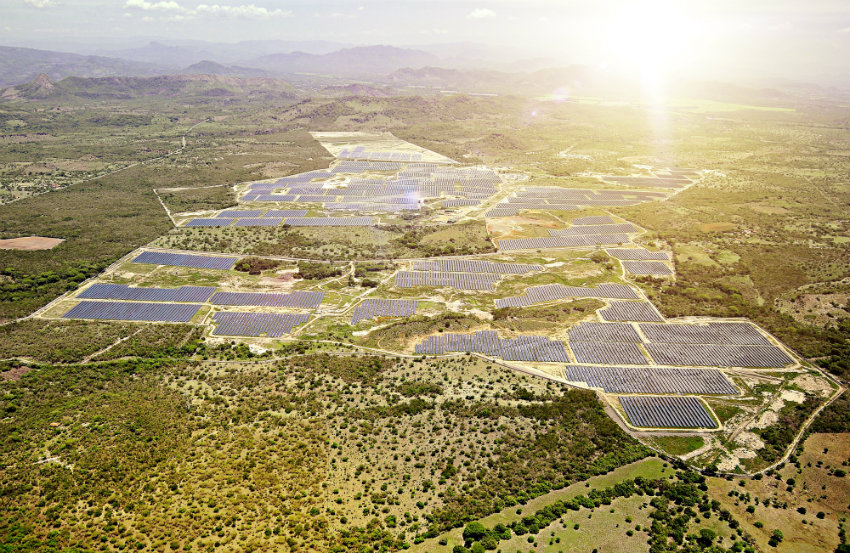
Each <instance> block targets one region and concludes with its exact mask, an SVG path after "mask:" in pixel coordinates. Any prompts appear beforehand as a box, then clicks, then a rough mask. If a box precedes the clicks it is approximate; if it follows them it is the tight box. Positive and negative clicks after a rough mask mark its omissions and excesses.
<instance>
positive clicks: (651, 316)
mask: <svg viewBox="0 0 850 553" xmlns="http://www.w3.org/2000/svg"><path fill="white" fill-rule="evenodd" d="M599 316H600V317H602V319H603V320H605V321H648V322H659V323H660V322H663V321H664V318H663V317H662V316H661V314H660V313H659V312H658V310H657V309H655V306H654V305H652V304H651V303H648V302H637V301H614V302H611V304H610V305H609V306H608V307H607V308H605V309H600V310H599Z"/></svg>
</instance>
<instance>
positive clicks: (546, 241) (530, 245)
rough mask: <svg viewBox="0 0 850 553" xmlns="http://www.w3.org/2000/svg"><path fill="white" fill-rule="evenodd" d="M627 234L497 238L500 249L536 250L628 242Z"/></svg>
mask: <svg viewBox="0 0 850 553" xmlns="http://www.w3.org/2000/svg"><path fill="white" fill-rule="evenodd" d="M630 241H631V239H630V238H629V235H628V234H583V235H577V236H550V237H548V238H511V239H507V240H499V249H501V250H506V251H510V250H537V249H547V248H579V247H586V246H590V247H598V246H609V245H617V244H628V243H629V242H630Z"/></svg>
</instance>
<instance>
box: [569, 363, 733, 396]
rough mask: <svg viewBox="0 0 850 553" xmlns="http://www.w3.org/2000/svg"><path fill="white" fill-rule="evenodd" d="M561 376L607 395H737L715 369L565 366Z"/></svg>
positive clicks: (731, 385) (727, 380)
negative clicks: (600, 390) (563, 375)
mask: <svg viewBox="0 0 850 553" xmlns="http://www.w3.org/2000/svg"><path fill="white" fill-rule="evenodd" d="M565 376H566V378H567V380H569V381H570V382H584V383H585V384H587V385H588V386H589V387H591V388H601V389H602V390H603V391H604V392H607V393H609V394H712V395H714V394H716V395H733V394H737V393H738V389H737V388H736V387H735V386H734V385H733V384H732V383H731V382H730V381H729V379H728V378H726V375H724V374H723V373H722V372H720V371H719V370H717V369H673V368H668V367H598V366H580V365H567V367H566V369H565Z"/></svg>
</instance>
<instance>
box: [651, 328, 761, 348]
mask: <svg viewBox="0 0 850 553" xmlns="http://www.w3.org/2000/svg"><path fill="white" fill-rule="evenodd" d="M639 326H640V329H641V332H643V334H644V335H645V336H646V337H647V339H648V340H649V341H650V342H660V343H667V344H740V345H757V346H770V345H772V344H771V342H770V340H768V339H767V338H766V337H765V336H764V335H763V334H762V333H761V332H759V331H758V329H757V328H756V327H755V326H753V325H751V324H749V323H708V324H700V325H693V324H663V325H657V324H642V325H639Z"/></svg>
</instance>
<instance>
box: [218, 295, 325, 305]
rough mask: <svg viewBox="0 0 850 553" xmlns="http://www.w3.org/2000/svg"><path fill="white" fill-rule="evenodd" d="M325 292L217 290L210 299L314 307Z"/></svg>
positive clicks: (220, 303)
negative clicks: (276, 292) (288, 292)
mask: <svg viewBox="0 0 850 553" xmlns="http://www.w3.org/2000/svg"><path fill="white" fill-rule="evenodd" d="M324 297H325V293H324V292H292V293H290V294H274V293H265V292H216V293H215V294H213V296H212V299H211V300H210V301H211V302H212V303H213V304H214V305H256V306H265V307H300V308H305V309H314V308H316V307H319V305H320V304H321V303H322V299H324Z"/></svg>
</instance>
